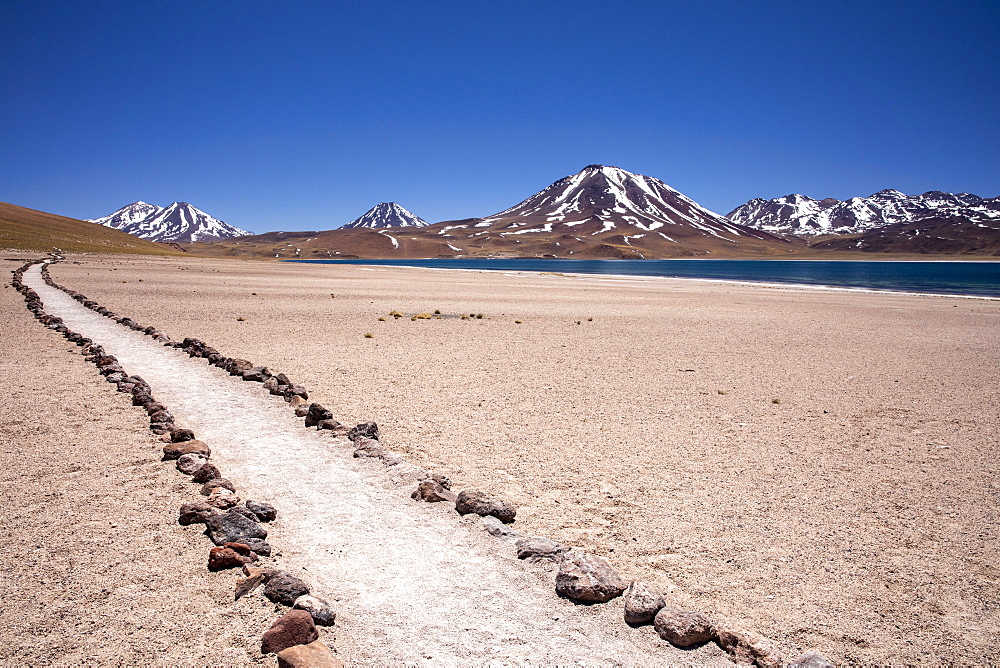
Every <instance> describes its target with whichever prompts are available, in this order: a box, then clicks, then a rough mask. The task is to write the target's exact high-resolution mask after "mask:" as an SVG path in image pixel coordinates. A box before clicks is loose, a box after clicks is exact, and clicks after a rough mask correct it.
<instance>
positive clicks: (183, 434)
mask: <svg viewBox="0 0 1000 668" xmlns="http://www.w3.org/2000/svg"><path fill="white" fill-rule="evenodd" d="M170 439H171V440H172V441H173V442H174V443H183V442H184V441H193V440H194V432H193V431H191V430H190V429H174V430H173V431H172V432H170Z"/></svg>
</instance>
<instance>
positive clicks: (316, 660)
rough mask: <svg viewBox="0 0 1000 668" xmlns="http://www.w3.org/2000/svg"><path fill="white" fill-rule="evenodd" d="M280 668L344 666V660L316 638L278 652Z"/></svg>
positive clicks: (337, 667) (331, 667) (338, 667)
mask: <svg viewBox="0 0 1000 668" xmlns="http://www.w3.org/2000/svg"><path fill="white" fill-rule="evenodd" d="M278 668H344V662H343V661H341V660H340V659H338V658H337V657H335V656H334V655H333V653H332V652H331V651H330V648H329V647H327V646H326V645H324V644H323V642H322V641H321V640H314V641H312V642H311V643H307V644H305V645H293V646H291V647H288V648H286V649H283V650H281V651H280V652H278Z"/></svg>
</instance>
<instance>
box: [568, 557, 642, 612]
mask: <svg viewBox="0 0 1000 668" xmlns="http://www.w3.org/2000/svg"><path fill="white" fill-rule="evenodd" d="M624 591H625V583H624V582H622V579H621V577H619V575H618V572H617V571H615V569H614V568H612V566H611V564H609V563H608V562H607V560H606V559H603V558H601V557H598V556H595V555H593V554H587V553H585V552H567V553H566V554H565V555H563V558H562V561H561V562H560V563H559V572H558V573H556V593H557V594H559V595H560V596H564V597H566V598H568V599H571V600H574V601H587V602H592V603H604V602H605V601H610V600H611V599H613V598H615V597H617V596H621V595H622V592H624Z"/></svg>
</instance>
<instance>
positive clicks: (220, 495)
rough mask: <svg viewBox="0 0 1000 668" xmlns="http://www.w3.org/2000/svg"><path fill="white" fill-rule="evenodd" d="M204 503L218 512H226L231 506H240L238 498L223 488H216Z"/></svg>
mask: <svg viewBox="0 0 1000 668" xmlns="http://www.w3.org/2000/svg"><path fill="white" fill-rule="evenodd" d="M220 480H221V478H220ZM205 503H207V504H208V505H210V506H212V507H214V508H219V509H220V510H227V509H229V508H232V507H233V506H238V505H239V504H240V497H239V496H237V495H236V494H234V493H233V492H231V491H230V490H228V489H226V488H225V487H216V488H215V489H213V490H212V493H211V494H209V495H208V500H207V501H205Z"/></svg>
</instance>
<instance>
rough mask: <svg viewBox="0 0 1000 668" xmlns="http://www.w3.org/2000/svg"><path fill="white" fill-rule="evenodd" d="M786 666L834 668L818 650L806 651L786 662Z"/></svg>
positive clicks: (796, 667)
mask: <svg viewBox="0 0 1000 668" xmlns="http://www.w3.org/2000/svg"><path fill="white" fill-rule="evenodd" d="M788 668H834V665H833V662H832V661H830V659H828V658H826V657H825V656H823V655H822V654H820V653H819V652H806V653H805V654H803V655H802V656H800V657H799V658H797V659H795V661H792V662H791V663H790V664H788Z"/></svg>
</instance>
